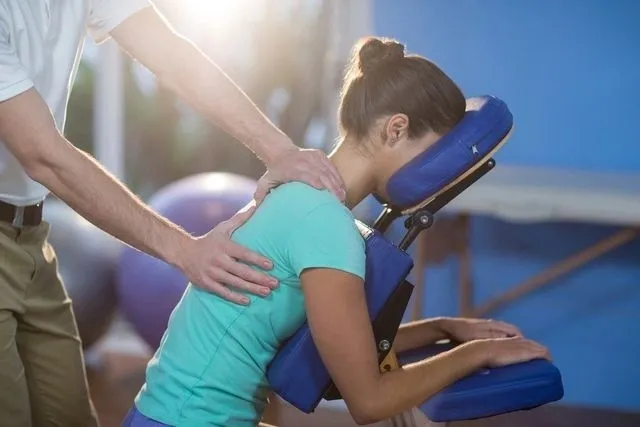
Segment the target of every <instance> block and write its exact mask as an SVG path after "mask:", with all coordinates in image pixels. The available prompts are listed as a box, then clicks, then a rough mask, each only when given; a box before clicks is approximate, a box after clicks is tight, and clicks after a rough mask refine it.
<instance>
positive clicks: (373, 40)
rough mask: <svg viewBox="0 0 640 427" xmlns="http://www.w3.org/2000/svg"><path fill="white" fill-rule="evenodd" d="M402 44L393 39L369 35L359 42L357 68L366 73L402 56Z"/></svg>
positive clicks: (391, 62) (403, 49)
mask: <svg viewBox="0 0 640 427" xmlns="http://www.w3.org/2000/svg"><path fill="white" fill-rule="evenodd" d="M404 51H405V48H404V45H403V44H402V43H399V42H397V41H395V40H391V39H381V38H377V37H369V38H367V39H364V40H362V41H361V42H360V48H359V49H358V68H359V69H360V72H362V73H363V74H368V73H370V72H371V71H373V70H376V69H378V68H380V67H384V66H386V65H390V64H393V63H394V62H396V61H399V60H401V59H402V58H404Z"/></svg>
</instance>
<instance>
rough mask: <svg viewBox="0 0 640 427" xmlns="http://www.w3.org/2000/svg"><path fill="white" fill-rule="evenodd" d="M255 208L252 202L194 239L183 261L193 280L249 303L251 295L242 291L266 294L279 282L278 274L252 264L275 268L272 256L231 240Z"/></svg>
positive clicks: (192, 281)
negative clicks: (256, 268)
mask: <svg viewBox="0 0 640 427" xmlns="http://www.w3.org/2000/svg"><path fill="white" fill-rule="evenodd" d="M255 209H256V205H255V202H252V203H250V204H249V205H247V206H246V207H245V208H243V209H242V210H240V211H239V212H238V213H236V214H235V215H234V216H233V217H231V218H230V219H229V220H227V221H224V222H222V223H220V224H218V226H216V227H215V228H214V229H213V230H211V231H210V232H209V233H207V234H205V235H204V236H202V237H199V238H196V239H194V240H192V243H193V244H191V245H190V246H189V247H188V248H187V249H186V250H185V253H184V256H183V259H184V261H183V263H182V264H183V268H182V269H183V271H184V272H185V274H186V275H187V277H188V278H189V280H190V281H191V283H193V284H194V285H195V286H198V287H199V288H202V289H205V290H207V291H210V292H212V293H214V294H217V295H219V296H221V297H222V298H224V299H226V300H229V301H232V302H235V303H238V304H243V305H245V304H248V303H249V298H247V296H246V295H243V294H242V293H239V292H238V291H248V292H250V293H252V294H256V295H261V296H266V295H268V294H269V293H270V291H271V289H273V288H274V287H276V286H277V285H278V282H277V280H276V279H275V278H272V277H270V276H268V275H267V274H264V273H261V272H259V271H257V270H255V269H253V268H251V267H250V266H249V265H254V266H258V267H260V268H261V269H263V270H270V269H272V268H273V264H272V263H271V261H270V260H268V259H266V258H264V257H263V256H260V255H258V254H256V253H255V252H252V251H250V250H249V249H247V248H245V247H243V246H241V245H239V244H237V243H235V242H233V241H231V234H232V233H233V231H234V230H235V229H237V228H238V227H240V226H241V225H242V224H244V223H245V222H246V221H247V219H249V218H250V217H251V215H252V214H253V212H254V211H255Z"/></svg>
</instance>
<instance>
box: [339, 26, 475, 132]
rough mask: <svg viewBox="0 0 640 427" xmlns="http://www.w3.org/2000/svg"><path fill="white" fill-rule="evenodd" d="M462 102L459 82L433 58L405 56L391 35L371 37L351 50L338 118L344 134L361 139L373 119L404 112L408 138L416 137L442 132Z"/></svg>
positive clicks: (459, 115)
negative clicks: (450, 76) (436, 63)
mask: <svg viewBox="0 0 640 427" xmlns="http://www.w3.org/2000/svg"><path fill="white" fill-rule="evenodd" d="M465 107H466V102H465V98H464V96H463V94H462V92H461V91H460V89H459V88H458V86H457V85H456V84H455V83H454V82H453V80H451V79H450V78H449V77H448V76H447V75H446V74H445V73H444V72H443V71H442V70H440V68H438V66H437V65H435V64H434V63H433V62H431V61H429V60H427V59H426V58H423V57H421V56H417V55H410V56H405V48H404V46H403V45H402V44H401V43H399V42H397V41H395V40H390V39H380V38H375V37H370V38H366V39H363V40H361V41H360V43H358V44H357V45H356V46H355V48H354V50H353V53H352V57H351V62H350V65H349V67H348V68H347V72H346V75H345V79H344V84H343V87H342V92H341V103H340V109H339V113H338V114H339V116H338V117H339V124H340V128H341V131H342V132H343V134H346V135H352V136H353V137H355V138H357V139H363V138H365V137H366V136H368V134H369V129H370V127H371V125H373V123H374V122H375V121H376V120H377V119H378V118H380V117H382V116H384V115H392V114H398V113H402V114H406V115H407V117H408V118H409V135H408V136H409V138H419V137H421V136H422V135H424V133H425V132H427V131H429V130H432V131H434V132H436V133H439V134H444V133H446V132H447V131H448V130H449V129H451V128H452V127H453V126H455V125H456V123H458V121H460V119H462V116H463V115H464V112H465Z"/></svg>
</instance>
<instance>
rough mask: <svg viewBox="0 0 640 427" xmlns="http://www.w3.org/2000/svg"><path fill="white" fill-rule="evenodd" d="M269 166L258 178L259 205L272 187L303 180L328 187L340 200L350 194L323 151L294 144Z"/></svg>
mask: <svg viewBox="0 0 640 427" xmlns="http://www.w3.org/2000/svg"><path fill="white" fill-rule="evenodd" d="M266 166H267V172H266V173H265V174H264V175H263V176H262V178H260V180H259V181H258V188H257V190H256V193H255V195H254V199H255V200H256V202H257V203H258V204H260V203H262V201H263V200H264V198H265V197H266V196H267V194H268V193H269V191H270V190H271V189H272V188H274V187H276V186H278V185H279V184H284V183H286V182H291V181H301V182H304V183H306V184H309V185H310V186H312V187H315V188H317V189H319V190H323V189H328V190H330V191H331V192H332V193H333V194H335V196H336V197H337V198H338V199H339V200H340V201H344V199H345V197H346V191H345V188H344V183H343V182H342V178H341V177H340V174H339V173H338V171H337V170H336V168H335V166H334V165H333V163H331V161H330V160H329V158H328V157H327V156H326V154H324V153H323V152H322V151H320V150H311V149H302V148H299V147H296V146H293V147H292V148H287V149H284V150H283V151H281V152H280V153H279V154H278V155H277V156H276V157H275V158H274V160H273V161H272V162H271V163H267V164H266Z"/></svg>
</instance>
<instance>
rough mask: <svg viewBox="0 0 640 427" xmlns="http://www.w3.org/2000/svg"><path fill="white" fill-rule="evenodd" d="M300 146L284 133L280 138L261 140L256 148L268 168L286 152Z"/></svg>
mask: <svg viewBox="0 0 640 427" xmlns="http://www.w3.org/2000/svg"><path fill="white" fill-rule="evenodd" d="M298 149H299V148H298V146H297V145H295V144H294V143H293V141H291V139H289V137H288V136H286V135H285V134H282V135H281V137H280V138H276V139H274V140H270V141H266V140H265V141H261V142H260V146H258V147H257V148H256V149H255V152H256V155H257V156H258V158H259V159H260V160H262V162H263V163H264V164H265V166H266V167H267V169H268V168H269V167H271V165H272V164H274V163H275V162H277V160H278V159H280V158H281V157H282V156H283V155H284V153H286V152H288V151H292V150H298Z"/></svg>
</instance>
